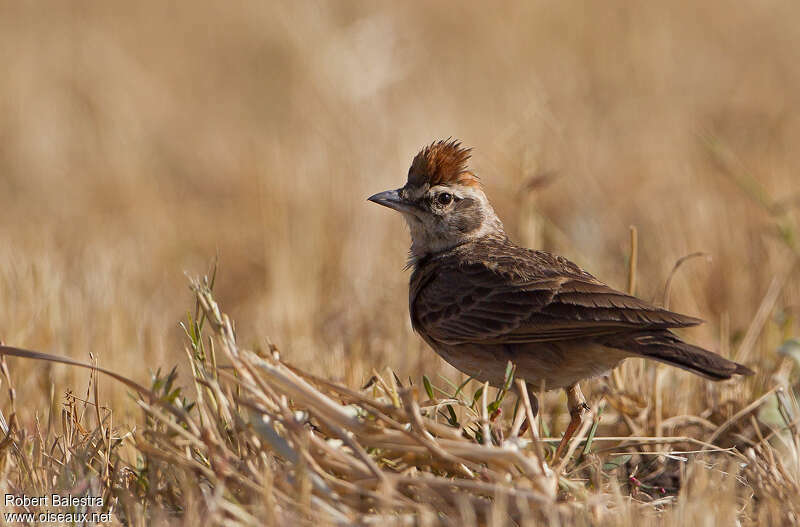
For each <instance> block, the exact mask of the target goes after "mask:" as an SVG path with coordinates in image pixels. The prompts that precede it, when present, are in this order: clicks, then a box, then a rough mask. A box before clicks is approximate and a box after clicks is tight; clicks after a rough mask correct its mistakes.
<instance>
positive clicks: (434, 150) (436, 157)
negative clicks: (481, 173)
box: [408, 139, 480, 187]
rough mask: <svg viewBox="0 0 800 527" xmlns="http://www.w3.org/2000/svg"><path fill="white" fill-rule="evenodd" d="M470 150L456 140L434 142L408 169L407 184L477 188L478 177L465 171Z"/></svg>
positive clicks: (419, 154)
mask: <svg viewBox="0 0 800 527" xmlns="http://www.w3.org/2000/svg"><path fill="white" fill-rule="evenodd" d="M471 151H472V149H470V148H464V147H462V146H461V142H460V141H458V140H456V139H447V140H441V141H436V142H434V143H431V144H430V145H428V146H426V147H425V148H423V149H422V150H421V151H420V152H419V153H418V154H417V155H416V156H415V157H414V161H412V162H411V168H409V169H408V184H409V185H411V186H414V187H421V186H423V185H425V184H428V185H429V186H431V187H433V186H435V185H443V184H460V185H470V186H479V185H480V182H479V181H478V177H477V176H476V175H475V174H473V173H472V172H470V171H469V170H467V161H469V158H470V155H471Z"/></svg>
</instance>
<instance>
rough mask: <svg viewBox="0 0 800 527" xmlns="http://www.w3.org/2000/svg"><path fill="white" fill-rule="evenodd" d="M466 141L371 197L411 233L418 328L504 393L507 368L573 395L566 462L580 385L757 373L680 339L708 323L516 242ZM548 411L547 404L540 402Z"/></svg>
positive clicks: (444, 353)
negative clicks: (622, 368)
mask: <svg viewBox="0 0 800 527" xmlns="http://www.w3.org/2000/svg"><path fill="white" fill-rule="evenodd" d="M469 158H470V149H468V148H464V147H462V145H461V143H460V142H458V141H456V140H447V141H438V142H434V143H433V144H431V145H429V146H426V147H425V148H423V149H422V151H420V152H419V153H418V154H417V155H416V156H415V157H414V160H413V162H412V163H411V168H410V169H409V171H408V179H407V181H406V184H405V186H403V187H402V188H399V189H397V190H388V191H386V192H381V193H379V194H375V195H374V196H371V197H370V198H368V199H369V201H372V202H375V203H377V204H379V205H383V206H386V207H389V208H391V209H394V210H396V211H399V212H400V213H401V214H402V215H403V217H404V218H405V219H406V222H407V223H408V227H409V229H410V232H411V250H410V256H409V266H410V267H411V268H413V272H412V275H411V282H410V285H409V311H410V314H411V323H412V326H413V328H414V330H415V331H416V332H418V333H419V334H420V335H421V336H422V338H423V339H424V340H425V342H427V343H428V344H429V345H430V347H431V348H433V350H434V351H436V353H438V354H439V355H440V356H441V357H443V358H444V360H446V361H447V362H449V363H450V364H452V365H453V366H454V367H456V368H457V369H458V370H460V371H462V372H464V373H465V374H467V375H470V376H472V377H474V378H475V379H478V380H481V381H484V382H485V381H488V382H489V383H490V384H492V385H493V386H501V385H502V383H503V381H504V379H505V371H506V365H507V363H508V361H511V362H512V363H513V364H515V365H516V372H517V376H518V377H521V378H524V379H525V381H526V382H527V383H528V386H529V391H530V392H531V393H536V392H537V391H538V390H541V389H547V390H552V389H560V388H563V389H565V390H566V393H567V403H568V406H569V412H570V416H571V420H570V424H569V426H568V427H567V430H566V431H565V433H564V436H563V438H562V440H561V442H560V444H559V447H558V449H557V450H556V458H558V457H560V456H561V454H562V452H563V450H564V448H565V446H566V445H567V443H568V441H569V440H570V437H571V436H572V435H573V434H574V433H575V431H576V430H577V429H578V428H579V426H580V424H581V422H582V419H583V416H584V414H585V412H586V411H587V410H588V406H587V404H586V400H585V398H584V396H583V394H582V393H581V389H580V386H579V383H580V382H581V381H583V380H586V379H590V378H593V377H598V376H602V375H606V374H608V373H609V372H610V370H611V369H613V368H615V367H616V366H618V365H619V364H620V363H621V362H622V361H623V360H625V359H626V358H629V357H644V358H646V359H653V360H656V361H659V362H663V363H666V364H669V365H671V366H677V367H678V368H683V369H685V370H688V371H690V372H692V373H695V374H698V375H702V376H703V377H706V378H708V379H711V380H715V381H719V380H723V379H729V378H731V377H732V376H733V375H750V374H752V373H753V372H752V371H751V370H750V369H748V368H747V367H745V366H743V365H741V364H738V363H736V362H733V361H730V360H728V359H725V358H724V357H721V356H720V355H717V354H715V353H712V352H710V351H707V350H705V349H702V348H700V347H697V346H694V345H692V344H688V343H686V342H684V341H683V340H681V339H680V338H679V337H678V336H677V335H676V334H675V333H673V332H672V331H670V330H671V329H672V328H683V327H687V326H694V325H697V324H700V323H701V322H702V321H701V320H700V319H697V318H694V317H690V316H686V315H681V314H678V313H674V312H672V311H668V310H666V309H663V308H660V307H658V306H655V305H653V304H651V303H648V302H646V301H644V300H641V299H639V298H636V297H634V296H631V295H628V294H625V293H622V292H620V291H617V290H615V289H613V288H611V287H609V286H608V285H606V284H604V283H603V282H601V281H600V280H598V279H597V278H595V277H594V276H592V275H591V274H589V273H588V272H586V271H584V270H583V269H581V268H580V267H578V266H577V265H575V264H574V263H572V262H570V261H569V260H567V259H566V258H563V257H561V256H556V255H553V254H550V253H547V252H544V251H536V250H531V249H526V248H524V247H520V246H518V245H516V244H515V243H514V242H512V241H511V240H510V239H509V238H508V236H507V235H506V232H505V230H504V228H503V224H502V222H501V221H500V219H499V218H498V217H497V215H496V214H495V212H494V209H492V205H491V204H490V203H489V200H488V199H487V197H486V194H484V192H483V188H482V186H481V184H480V182H479V180H478V178H477V176H476V175H475V174H474V173H473V172H472V171H470V170H469V168H468V166H467V163H468V161H469ZM537 406H538V405H537Z"/></svg>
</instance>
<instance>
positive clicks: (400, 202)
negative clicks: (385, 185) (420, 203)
mask: <svg viewBox="0 0 800 527" xmlns="http://www.w3.org/2000/svg"><path fill="white" fill-rule="evenodd" d="M367 201H371V202H373V203H377V204H378V205H383V206H384V207H389V208H390V209H394V210H399V211H400V212H410V211H411V209H412V205H411V204H410V203H409V202H408V201H406V200H405V199H403V198H402V197H401V196H400V192H398V191H397V190H387V191H385V192H378V193H377V194H375V195H374V196H370V197H368V198H367Z"/></svg>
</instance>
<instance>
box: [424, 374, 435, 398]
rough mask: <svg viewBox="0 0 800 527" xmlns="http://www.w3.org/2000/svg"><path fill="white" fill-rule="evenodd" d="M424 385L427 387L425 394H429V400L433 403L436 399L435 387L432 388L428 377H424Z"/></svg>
mask: <svg viewBox="0 0 800 527" xmlns="http://www.w3.org/2000/svg"><path fill="white" fill-rule="evenodd" d="M422 384H423V386H425V393H427V394H428V398H429V399H430V400H431V401H432V400H434V399H435V397H434V396H433V386H431V380H430V379H428V376H427V375H423V376H422Z"/></svg>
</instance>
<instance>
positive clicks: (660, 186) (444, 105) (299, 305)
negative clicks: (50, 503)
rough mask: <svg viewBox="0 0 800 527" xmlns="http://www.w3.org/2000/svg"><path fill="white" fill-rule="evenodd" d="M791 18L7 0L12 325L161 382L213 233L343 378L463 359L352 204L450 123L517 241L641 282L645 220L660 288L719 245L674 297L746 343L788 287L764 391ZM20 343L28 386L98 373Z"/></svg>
mask: <svg viewBox="0 0 800 527" xmlns="http://www.w3.org/2000/svg"><path fill="white" fill-rule="evenodd" d="M798 19H800V4H798V3H797V2H791V1H767V2H763V1H758V2H756V1H745V2H738V3H736V4H735V5H732V4H729V3H727V2H720V1H716V0H712V1H708V2H702V3H698V2H688V1H687V2H670V3H664V4H650V3H639V2H626V1H617V0H612V1H609V2H602V3H584V2H513V3H498V4H491V7H490V6H489V4H486V3H483V2H437V3H432V2H371V1H363V2H357V1H356V2H351V1H345V2H234V3H224V4H221V3H218V2H209V1H204V0H199V1H195V2H191V3H189V2H185V3H181V2H177V3H175V2H168V3H165V2H156V1H149V0H146V1H141V2H88V1H77V0H76V1H71V2H21V1H9V0H5V1H2V2H0V68H1V70H2V72H3V75H2V76H1V77H0V339H2V340H3V341H4V342H5V343H6V344H9V345H16V346H22V347H27V348H30V349H37V350H41V351H47V352H52V353H57V354H63V355H69V356H72V357H75V358H78V359H81V360H88V358H89V354H90V353H91V354H93V355H94V356H95V357H97V358H98V359H99V362H100V364H101V365H104V366H106V367H109V368H111V369H115V370H117V371H120V372H121V373H124V374H127V375H129V376H131V377H132V378H134V379H136V380H138V381H141V382H144V383H148V379H149V377H148V375H149V374H148V371H149V370H155V369H156V368H157V367H159V366H161V367H164V368H170V367H171V366H173V365H175V364H178V363H183V362H185V352H184V337H183V335H182V331H181V329H180V327H179V326H178V322H179V321H180V320H181V319H184V318H185V316H186V312H187V310H190V309H191V310H193V308H194V306H193V301H192V295H191V293H190V291H189V289H188V281H187V279H186V277H185V273H188V274H190V275H196V274H202V273H205V272H206V271H207V270H208V268H209V266H210V264H211V262H212V261H213V260H214V258H215V256H216V255H219V262H220V264H219V274H218V277H217V285H216V291H217V294H218V299H219V300H220V302H221V304H222V307H223V309H225V310H226V311H227V312H228V313H229V314H230V315H231V317H232V318H233V319H234V320H235V321H236V327H237V331H238V334H239V339H240V341H241V343H242V344H244V345H247V346H252V347H260V348H264V347H266V346H267V342H268V340H267V339H269V341H270V342H272V343H274V344H275V345H276V346H277V347H278V348H279V349H280V350H281V353H282V355H283V356H284V357H285V358H286V359H287V360H289V361H290V362H292V363H293V364H296V365H298V366H301V367H304V368H309V369H311V370H312V371H314V372H316V373H319V374H323V375H325V376H326V377H330V378H334V379H337V380H341V381H343V382H345V383H347V384H348V385H351V386H360V385H362V384H363V383H364V382H365V381H366V380H367V379H369V377H370V376H371V375H372V371H373V369H375V370H378V371H383V369H384V368H386V367H391V368H392V369H394V371H395V372H397V374H398V375H399V376H400V378H402V379H407V378H408V377H409V376H410V377H412V378H413V379H415V380H416V379H418V378H419V376H420V374H421V373H422V372H426V373H427V374H428V375H429V376H431V377H432V378H434V376H435V374H436V373H437V372H440V373H443V374H444V375H446V376H448V377H450V378H454V379H455V378H457V377H458V375H457V374H456V373H455V371H454V370H452V369H450V368H449V366H447V365H446V364H445V363H443V362H442V361H441V360H440V359H439V358H438V357H436V356H435V355H434V354H433V353H432V352H431V351H430V350H428V349H427V348H426V347H425V345H424V344H423V343H422V341H421V340H420V339H419V338H418V337H417V336H415V335H414V334H413V332H412V331H411V328H410V323H409V321H408V312H407V311H408V308H407V282H408V278H409V272H407V271H403V266H404V264H405V259H406V252H407V249H408V245H409V239H408V234H407V231H406V227H405V225H404V222H403V220H402V219H401V218H400V217H399V215H397V214H392V213H391V212H390V211H387V210H385V209H382V208H380V207H377V206H375V205H373V204H370V203H368V202H366V201H365V200H366V197H367V196H369V195H371V194H373V193H375V192H378V191H381V190H385V189H388V188H396V187H398V186H401V185H402V184H403V183H404V181H405V177H406V173H407V170H408V166H409V164H410V162H411V158H412V157H413V155H414V154H415V153H416V152H417V151H418V150H419V149H420V148H421V147H422V146H424V145H426V144H428V143H430V142H432V141H433V140H436V139H440V138H447V137H451V136H452V137H456V138H459V139H461V140H463V141H464V143H465V144H466V145H469V146H472V147H474V155H473V160H472V167H473V168H474V169H475V171H476V172H477V174H478V175H479V176H480V177H481V178H482V180H483V182H484V185H485V187H486V190H487V193H488V195H489V197H490V198H491V199H492V201H493V203H494V204H495V208H496V210H497V212H498V213H499V215H500V217H501V218H502V219H503V220H504V222H505V225H506V227H507V230H508V231H509V232H510V234H511V235H512V237H513V238H514V239H515V240H516V241H518V242H520V243H521V244H525V245H528V246H530V247H535V248H540V249H546V250H550V251H554V252H558V253H560V254H563V255H564V256H567V257H569V258H571V259H573V260H574V261H576V262H577V263H579V264H580V265H582V266H584V267H585V268H586V269H588V270H589V271H590V272H592V273H593V274H595V275H597V276H599V277H600V278H602V279H604V280H606V281H607V282H608V283H610V284H611V285H612V286H615V287H619V288H625V287H626V286H627V269H628V255H629V227H630V226H631V225H635V226H636V227H637V228H638V233H639V266H638V290H637V292H638V293H639V294H640V295H642V296H643V297H644V298H647V299H651V300H654V301H656V302H658V303H661V302H662V301H663V295H664V286H665V282H666V280H667V277H668V276H669V273H670V271H671V269H672V268H673V266H674V265H675V263H676V261H677V260H678V259H679V258H681V257H683V256H685V255H687V254H690V253H695V252H703V253H705V254H706V255H707V257H704V258H697V259H692V260H690V261H687V262H686V263H685V264H684V265H683V266H682V267H681V269H680V271H679V272H678V273H677V274H676V276H675V278H674V280H673V281H672V288H671V295H670V307H671V308H673V309H676V310H680V311H682V312H685V313H688V314H691V315H696V316H699V317H702V318H704V319H706V320H707V321H708V324H706V325H705V326H703V327H700V328H697V329H694V330H691V333H690V334H689V336H690V338H692V339H694V340H695V341H696V342H698V343H700V344H702V345H704V346H707V347H709V348H711V349H714V350H717V351H721V352H723V353H725V354H727V355H736V353H737V350H739V347H740V345H741V342H742V339H743V337H744V335H745V334H746V332H747V331H748V329H750V328H751V327H752V326H753V320H754V318H756V314H757V312H758V311H759V307H760V306H762V305H763V304H764V299H765V296H768V291H773V292H774V298H772V299H770V298H767V305H766V310H767V311H766V314H765V321H764V323H763V325H762V326H763V331H759V332H758V333H757V335H756V337H757V339H756V340H754V341H753V343H751V345H748V347H746V349H744V351H741V354H740V355H736V356H737V357H738V358H740V359H742V360H745V361H746V362H748V363H749V364H751V365H754V366H755V367H756V369H759V371H760V372H761V373H760V374H759V376H758V377H757V378H756V379H754V380H752V381H748V382H751V383H753V384H751V385H750V386H751V388H752V389H753V390H754V391H756V392H757V391H759V390H760V389H761V388H760V387H763V386H765V385H766V384H767V383H768V377H769V375H770V374H771V372H773V371H774V370H775V368H776V367H777V365H778V363H779V361H780V358H779V356H778V355H777V354H776V353H775V350H776V348H777V345H778V344H780V342H782V341H783V340H784V339H785V338H788V337H790V336H792V335H797V333H798V331H797V329H798V322H797V313H798V306H800V284H798V280H797V277H798V274H797V271H796V267H795V268H794V269H795V270H794V271H792V270H791V267H790V266H791V265H792V263H793V262H794V261H795V259H796V254H797V248H796V245H794V244H795V243H796V240H795V232H796V229H797V219H798V212H797V207H796V206H797V204H798V201H800V177H798V167H799V166H800V148H798V145H799V144H800V25H798V24H797V20H798ZM773 282H774V283H775V284H776V285H774V286H773V289H772V290H770V284H773ZM756 329H758V328H756ZM10 364H11V369H12V373H13V374H14V375H15V377H16V379H17V380H16V384H17V385H16V388H17V390H18V396H19V397H20V400H21V401H24V402H25V403H26V404H27V403H30V404H31V405H36V404H37V403H41V402H44V401H46V400H47V399H48V398H49V397H50V393H51V386H54V387H55V392H56V395H58V394H59V393H60V392H62V391H63V390H66V389H70V388H72V389H76V390H79V389H80V387H81V386H85V382H86V378H87V375H88V374H87V373H86V372H85V371H76V370H73V369H69V368H66V367H62V366H52V365H49V364H42V363H30V362H25V361H21V360H18V359H15V360H13V362H11V361H10ZM636 367H639V366H636ZM648 367H649V366H648ZM665 375H668V376H669V377H667V380H668V382H669V385H671V386H675V387H676V389H675V390H673V391H670V392H669V393H668V394H666V395H665V402H664V405H665V408H667V409H668V410H669V411H673V412H680V411H686V412H688V411H691V410H693V409H691V408H689V407H688V405H690V404H695V403H692V402H691V401H690V400H689V399H690V398H693V397H694V395H692V394H693V393H694V392H693V391H692V389H695V388H698V387H699V386H703V384H702V383H703V382H704V381H702V380H695V379H694V378H692V377H691V376H689V375H688V374H685V373H681V372H673V371H672V370H669V371H668V373H665ZM184 379H186V378H185V377H184ZM684 385H686V386H687V387H688V388H687V389H686V390H679V389H677V387H682V386H684ZM102 388H103V391H105V393H106V394H109V393H111V394H117V395H121V396H123V397H124V391H123V390H122V389H120V388H119V387H118V386H116V385H113V384H111V382H110V381H103V385H102ZM589 391H590V392H591V391H592V390H591V388H590V389H589ZM107 396H108V395H107ZM3 397H5V394H4V395H3Z"/></svg>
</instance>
